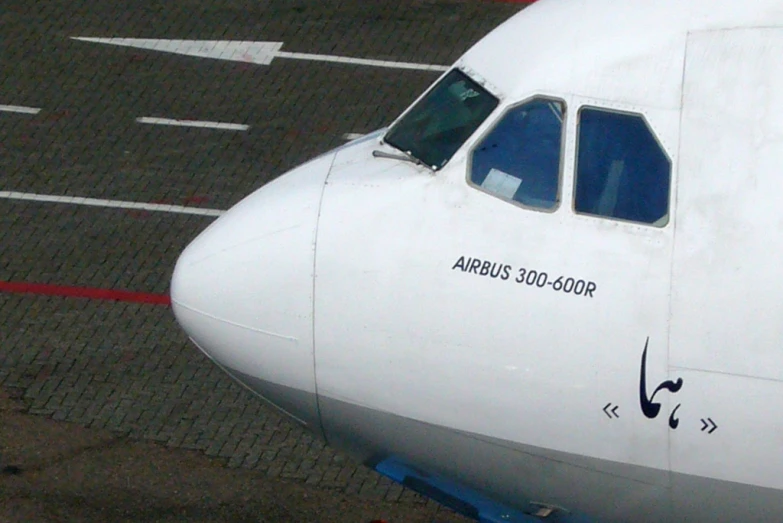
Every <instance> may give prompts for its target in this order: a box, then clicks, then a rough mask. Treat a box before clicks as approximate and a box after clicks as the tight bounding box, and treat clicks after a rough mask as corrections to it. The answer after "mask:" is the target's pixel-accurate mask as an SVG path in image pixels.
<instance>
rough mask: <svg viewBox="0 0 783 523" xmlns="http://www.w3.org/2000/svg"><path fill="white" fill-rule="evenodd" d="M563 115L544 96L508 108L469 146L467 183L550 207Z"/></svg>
mask: <svg viewBox="0 0 783 523" xmlns="http://www.w3.org/2000/svg"><path fill="white" fill-rule="evenodd" d="M563 114H564V106H563V103H562V102H559V101H555V100H547V99H534V100H531V101H530V102H527V103H525V104H523V105H520V106H517V107H514V108H513V109H510V110H509V111H508V112H507V113H506V114H505V115H504V116H503V117H502V118H501V119H500V121H499V122H498V124H497V125H496V126H495V127H494V128H493V129H492V130H491V131H490V132H489V134H487V136H485V137H484V139H483V140H482V141H481V142H480V143H479V144H478V145H477V146H476V148H475V149H474V150H473V153H472V156H471V169H470V181H471V182H473V183H474V184H476V185H477V186H479V187H481V188H482V189H483V190H485V191H487V192H489V193H491V194H494V195H496V196H498V197H500V198H503V199H505V200H509V201H516V202H519V203H521V204H524V205H528V206H531V207H538V208H542V209H551V208H553V207H555V205H556V204H557V202H558V192H559V191H558V189H559V184H560V150H561V147H562V136H563Z"/></svg>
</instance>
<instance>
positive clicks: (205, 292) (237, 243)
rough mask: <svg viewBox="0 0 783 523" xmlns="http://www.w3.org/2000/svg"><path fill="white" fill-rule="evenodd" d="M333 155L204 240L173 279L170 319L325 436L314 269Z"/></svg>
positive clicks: (281, 182)
mask: <svg viewBox="0 0 783 523" xmlns="http://www.w3.org/2000/svg"><path fill="white" fill-rule="evenodd" d="M333 157H334V155H325V156H322V157H320V158H317V159H315V160H313V161H312V162H310V163H308V164H305V165H303V166H301V167H299V168H297V169H294V170H293V171H291V172H289V173H288V174H285V175H283V176H281V177H280V178H278V179H276V180H274V181H273V182H271V183H269V184H267V185H266V186H264V187H262V188H261V189H259V190H257V191H256V192H254V193H253V194H251V195H250V196H248V197H247V198H245V199H244V200H242V201H241V202H240V203H238V204H237V205H236V206H235V207H232V208H231V209H230V210H229V211H228V212H227V213H226V214H225V215H224V216H222V217H220V218H219V219H218V220H216V221H215V222H214V223H213V224H212V225H210V226H209V227H208V228H207V229H206V230H205V231H204V232H203V233H201V234H200V235H199V236H198V237H197V238H196V239H195V240H194V241H193V242H192V243H191V244H190V245H189V246H188V247H187V248H186V249H185V250H184V251H183V253H182V254H181V255H180V257H179V259H178V260H177V264H176V267H175V268H174V274H173V276H172V280H171V302H172V308H173V311H174V315H175V317H176V319H177V321H178V322H179V324H180V325H181V326H182V328H183V329H184V331H185V332H186V333H187V334H188V336H189V337H190V338H191V340H192V341H193V342H194V343H195V344H196V345H197V346H198V347H199V348H200V349H201V350H202V351H203V352H204V353H205V354H207V356H209V357H210V359H212V361H214V362H215V363H216V364H218V365H219V366H220V367H221V368H223V370H225V371H226V372H227V373H228V374H230V375H231V376H232V377H233V378H234V379H236V380H237V381H239V382H240V383H242V384H243V385H245V386H246V387H248V388H249V389H251V390H253V391H254V392H256V393H257V394H258V395H260V396H261V397H263V398H264V399H265V400H267V401H268V402H270V403H272V404H273V405H274V406H276V407H277V408H279V409H280V410H282V411H283V412H284V413H286V414H287V415H289V416H291V417H292V418H294V419H295V420H297V421H299V422H300V423H302V424H304V425H306V426H307V427H308V428H309V429H311V430H312V431H313V432H315V433H316V434H317V435H319V436H320V437H323V433H322V431H321V423H320V416H319V413H318V405H317V398H316V386H315V354H314V351H315V348H314V341H313V268H314V260H315V240H316V233H317V225H318V213H319V207H320V201H321V194H322V192H323V190H324V185H325V181H326V176H327V175H328V172H329V169H330V167H331V163H332V159H333Z"/></svg>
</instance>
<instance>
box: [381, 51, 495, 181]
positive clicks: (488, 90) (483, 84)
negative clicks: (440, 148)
mask: <svg viewBox="0 0 783 523" xmlns="http://www.w3.org/2000/svg"><path fill="white" fill-rule="evenodd" d="M455 71H456V72H458V73H460V74H462V75H463V76H464V77H465V78H467V79H468V80H469V81H471V82H473V83H475V84H476V85H478V86H479V87H480V88H481V89H483V90H484V91H485V93H486V94H488V95H489V96H490V97H491V98H493V99H494V100H495V102H496V103H495V107H494V108H493V109H492V111H490V112H489V113H488V114H487V116H486V117H485V118H484V120H482V121H481V122H480V123H479V124H478V126H477V127H476V128H475V129H474V130H473V132H472V133H471V134H470V135H469V136H467V137H466V138H465V141H463V142H462V144H461V145H460V146H459V147H458V148H457V150H456V151H454V153H453V154H452V155H451V156H450V157H449V158H448V159H447V160H446V161H445V162H444V163H443V164H442V165H440V166H433V165H429V164H428V163H426V162H424V161H423V160H421V159H419V158H416V159H417V160H419V161H420V162H421V165H422V166H424V167H426V168H427V169H429V170H430V171H432V172H433V173H438V172H440V171H442V170H443V169H445V168H446V167H447V166H448V165H449V163H451V161H452V160H453V159H454V157H455V156H457V155H458V154H459V153H460V150H461V149H464V148H465V146H466V145H468V144H470V141H471V139H472V138H473V137H475V136H476V133H477V132H478V131H479V130H480V129H481V128H482V127H483V126H485V125H486V124H487V121H489V120H490V119H491V118H492V116H493V115H494V114H495V113H496V112H497V111H498V109H499V108H501V107H502V105H503V97H502V96H500V95H499V94H498V92H497V91H496V90H495V89H493V88H492V87H491V86H490V85H489V84H488V83H487V82H486V81H484V80H483V79H482V78H480V77H476V75H475V74H473V73H472V71H470V70H469V69H466V68H464V67H459V66H454V67H450V68H449V69H448V70H446V71H444V72H443V74H442V75H441V76H440V77H438V79H437V80H435V81H434V82H433V83H432V84H431V85H430V86H429V87H428V88H427V89H426V90H425V91H424V92H423V93H421V95H419V96H418V97H417V98H416V99H415V100H414V101H413V103H411V104H410V105H409V106H408V107H407V108H406V109H405V110H404V111H403V112H402V113H401V114H400V115H399V116H398V117H397V118H396V119H394V121H392V122H391V124H389V125H388V126H387V127H386V129H385V130H384V132H383V134H382V135H381V137H380V143H382V144H385V145H388V146H389V147H393V148H394V149H397V150H400V149H399V148H398V147H397V146H396V145H392V144H391V143H389V142H387V141H386V136H387V135H388V134H389V133H391V132H392V130H394V129H395V127H396V126H397V125H399V123H400V122H401V121H402V120H404V119H405V118H406V117H407V116H408V115H409V114H410V113H411V112H413V111H414V110H415V109H416V108H417V107H418V106H419V104H420V103H421V102H422V101H423V100H424V99H425V98H427V97H428V96H430V94H431V93H432V92H433V91H434V90H435V89H437V88H438V86H440V85H441V83H442V82H443V81H444V79H445V78H446V77H447V76H449V75H450V74H451V73H453V72H455ZM405 154H409V155H410V154H411V153H407V152H406V153H405Z"/></svg>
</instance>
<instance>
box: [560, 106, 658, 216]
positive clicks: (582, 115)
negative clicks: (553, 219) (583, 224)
mask: <svg viewBox="0 0 783 523" xmlns="http://www.w3.org/2000/svg"><path fill="white" fill-rule="evenodd" d="M670 183H671V162H670V161H669V159H668V157H667V156H666V153H665V152H664V151H663V149H662V148H661V146H660V144H659V143H658V140H656V138H655V136H654V135H653V133H652V131H651V130H650V128H649V127H648V126H647V122H645V120H644V118H643V117H642V116H641V115H634V114H623V113H613V112H609V111H603V110H598V109H592V108H585V109H582V110H581V111H580V112H579V152H578V155H577V171H576V191H575V195H574V208H575V210H576V212H579V213H585V214H594V215H597V216H606V217H608V218H618V219H621V220H628V221H633V222H641V223H649V224H653V225H657V226H663V225H665V224H666V223H667V221H668V216H669V186H670Z"/></svg>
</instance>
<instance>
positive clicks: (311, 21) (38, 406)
mask: <svg viewBox="0 0 783 523" xmlns="http://www.w3.org/2000/svg"><path fill="white" fill-rule="evenodd" d="M519 9H520V7H519V6H518V5H511V4H493V3H488V2H479V1H465V0H463V1H458V0H451V1H448V0H441V1H437V0H405V1H399V0H397V1H389V0H376V1H373V2H367V1H364V0H353V1H337V0H296V1H294V0H266V1H263V0H254V1H252V2H251V1H249V0H213V1H210V0H183V1H180V2H175V3H172V2H164V1H162V0H160V1H150V0H142V1H133V2H129V1H128V2H99V1H96V0H81V1H75V0H67V1H66V0H61V1H54V0H52V1H48V2H46V3H45V4H44V6H43V7H42V6H41V5H39V3H38V2H27V1H21V0H7V1H5V2H4V7H3V8H2V9H0V26H2V27H3V28H4V30H3V36H2V41H0V44H2V53H3V60H2V61H1V62H0V104H8V105H26V106H33V107H40V108H41V109H42V110H41V112H40V113H39V114H37V115H24V114H14V113H2V112H0V191H6V190H11V191H24V192H34V193H42V194H55V195H75V196H84V197H94V198H110V199H120V200H132V201H141V202H166V203H175V204H189V205H201V206H208V207H213V208H227V207H228V206H230V205H231V204H233V203H235V202H236V201H238V200H239V199H240V198H241V197H242V196H244V195H245V194H247V193H249V192H250V191H252V190H253V189H255V188H257V187H259V186H261V185H263V184H264V183H266V182H267V181H269V180H270V179H273V178H274V177H275V176H278V175H279V174H281V173H282V172H284V171H285V170H286V169H288V168H290V167H292V166H294V165H296V164H298V163H301V162H302V161H304V160H306V159H307V158H309V157H312V156H313V155H315V154H318V153H320V152H323V151H325V150H328V149H330V148H332V147H334V146H337V145H340V144H341V143H343V140H342V135H343V134H344V133H354V132H360V133H361V132H368V131H371V130H373V129H376V128H379V127H382V126H383V125H386V124H388V123H389V121H390V120H391V119H392V118H393V117H394V116H396V114H398V113H399V112H400V111H401V110H402V109H404V107H405V106H407V105H408V104H409V103H410V102H411V101H412V100H413V99H414V98H415V97H416V96H417V95H418V93H419V92H420V91H421V90H423V89H424V88H425V87H426V86H427V85H428V84H430V83H431V82H432V81H433V80H434V79H435V75H434V74H433V73H427V72H420V71H395V70H383V69H373V68H363V67H358V66H352V65H334V64H332V65H330V64H321V63H311V62H310V63H305V62H295V61H284V60H279V61H275V62H273V63H272V65H270V66H254V65H248V64H238V63H230V62H220V61H216V60H203V59H197V58H190V57H182V56H175V55H165V54H163V53H154V52H147V51H140V50H132V49H123V48H116V47H109V46H101V45H97V44H88V43H84V42H77V41H74V40H71V39H70V38H69V37H72V36H108V37H111V36H124V37H148V38H193V39H232V40H274V41H282V42H284V49H285V50H291V51H298V52H309V53H327V54H336V55H345V56H353V57H362V58H375V59H389V60H402V61H415V62H423V63H434V64H448V63H450V62H451V61H453V60H454V59H455V58H456V57H458V56H459V55H460V54H461V53H462V52H463V51H464V50H466V49H467V48H468V47H469V46H470V45H471V44H472V43H473V42H475V41H476V40H477V39H478V38H480V36H482V35H483V34H485V33H486V32H487V31H489V30H490V29H491V28H493V27H494V26H496V25H498V24H499V23H500V22H501V21H503V20H505V19H507V18H508V17H509V16H511V15H512V14H513V13H514V12H516V11H517V10H519ZM140 116H159V117H170V118H192V119H199V120H214V121H223V122H238V123H243V124H247V125H250V130H249V131H248V132H244V133H232V132H220V131H213V130H206V129H184V128H174V127H154V126H145V125H140V124H137V123H136V122H135V119H136V118H137V117H140ZM209 221H210V219H209V218H201V217H183V216H174V215H162V214H156V213H145V212H138V211H123V210H108V209H94V208H83V207H72V206H68V205H63V204H45V203H32V202H24V203H19V202H10V201H5V200H2V201H0V280H4V281H23V282H31V283H33V282H34V283H54V284H62V285H79V286H90V287H101V288H114V289H128V290H134V291H141V292H155V293H166V292H167V289H168V281H169V278H170V275H171V270H172V268H173V265H174V261H175V260H176V257H177V255H178V253H179V252H180V251H181V250H182V248H183V247H184V246H185V245H186V244H187V243H188V242H189V241H190V239H192V238H193V237H194V236H195V235H196V234H197V233H198V232H199V231H200V230H201V229H203V228H204V227H205V226H206V225H207V224H208V223H209ZM0 386H2V387H3V388H4V389H5V391H6V392H7V393H8V394H10V395H12V396H13V397H15V398H17V399H21V400H23V401H24V403H25V405H26V409H27V412H28V413H30V414H35V415H41V416H47V417H51V418H53V419H55V420H63V421H67V422H72V423H78V424H81V425H84V426H88V427H99V428H105V429H109V430H111V431H113V432H116V433H118V434H123V435H127V436H130V437H133V438H142V439H149V440H154V441H156V442H159V443H160V444H162V445H168V446H171V447H182V448H188V449H198V450H201V451H203V452H204V453H206V454H207V455H208V456H214V457H217V458H221V459H223V460H225V463H226V466H228V467H236V468H238V467H242V468H247V469H252V470H256V471H258V472H260V473H263V474H266V475H268V476H274V477H283V478H290V479H295V480H300V481H302V482H304V483H306V484H311V485H316V486H319V487H322V488H330V489H338V490H340V491H343V492H351V493H361V494H366V495H367V496H370V497H373V498H376V499H386V500H400V501H402V502H416V503H423V502H424V501H423V500H422V499H421V498H419V497H418V496H416V495H414V494H413V493H411V492H409V491H407V490H404V489H402V488H401V487H399V486H397V485H394V484H392V482H390V481H388V480H386V479H384V478H381V477H379V476H378V475H377V474H375V473H374V472H371V471H369V470H367V469H365V468H363V467H361V466H357V465H356V464H355V463H353V462H351V461H350V460H349V459H347V458H346V457H344V456H343V455H341V454H338V453H336V452H335V451H333V450H331V449H330V448H328V447H326V446H324V445H323V444H322V443H320V442H319V441H317V440H314V439H313V438H312V437H311V436H310V435H308V434H307V433H304V432H303V431H302V430H300V429H299V428H298V427H295V426H293V425H291V424H290V423H289V422H287V421H286V420H283V419H281V417H280V416H278V415H277V414H276V413H275V412H274V411H272V410H270V409H269V408H268V407H267V406H265V405H264V404H263V403H262V402H260V401H259V400H257V399H256V398H254V397H251V396H250V394H249V393H248V392H246V391H245V390H244V389H241V388H240V387H239V386H237V385H235V384H233V383H232V382H231V381H230V380H229V379H228V378H227V377H226V376H225V375H224V374H223V373H222V372H221V371H219V370H218V369H217V368H216V367H214V366H213V365H212V364H210V363H209V362H208V361H207V360H206V358H205V357H203V356H202V355H201V354H200V353H199V352H198V351H197V350H195V348H194V347H192V346H191V345H190V344H189V343H188V342H187V340H186V339H185V336H184V335H183V334H182V332H181V331H180V330H179V328H178V327H177V325H176V324H175V322H174V319H173V317H172V314H171V311H170V310H169V309H168V308H167V307H162V306H153V305H135V304H127V303H117V302H99V301H91V300H87V299H67V298H55V297H45V296H34V295H12V294H0Z"/></svg>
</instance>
